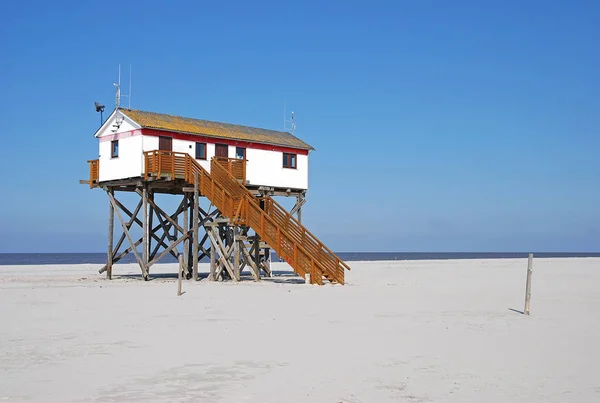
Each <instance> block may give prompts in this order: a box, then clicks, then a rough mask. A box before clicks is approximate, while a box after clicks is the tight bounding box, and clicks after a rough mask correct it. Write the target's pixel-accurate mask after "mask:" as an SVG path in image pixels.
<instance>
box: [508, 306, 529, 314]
mask: <svg viewBox="0 0 600 403" xmlns="http://www.w3.org/2000/svg"><path fill="white" fill-rule="evenodd" d="M508 310H509V311H513V312H516V313H520V314H521V315H523V314H524V313H525V312H523V311H519V310H518V309H513V308H508Z"/></svg>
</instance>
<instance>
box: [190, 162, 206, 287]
mask: <svg viewBox="0 0 600 403" xmlns="http://www.w3.org/2000/svg"><path fill="white" fill-rule="evenodd" d="M198 185H199V181H198V172H196V173H195V174H194V213H193V218H192V220H193V223H194V224H193V230H194V237H193V239H192V245H193V246H194V248H193V249H194V250H193V252H192V258H193V268H192V276H193V278H194V280H196V281H197V280H198V248H199V246H200V245H199V243H198V229H199V228H198V227H199V225H200V224H199V223H198V220H199V219H200V218H199V213H200V197H199V192H198ZM207 215H208V214H207Z"/></svg>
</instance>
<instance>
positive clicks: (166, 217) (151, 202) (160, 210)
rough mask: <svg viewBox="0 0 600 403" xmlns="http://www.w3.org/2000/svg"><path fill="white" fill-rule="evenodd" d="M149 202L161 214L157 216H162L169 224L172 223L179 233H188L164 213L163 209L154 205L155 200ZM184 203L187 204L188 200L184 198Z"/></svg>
mask: <svg viewBox="0 0 600 403" xmlns="http://www.w3.org/2000/svg"><path fill="white" fill-rule="evenodd" d="M148 202H149V203H150V205H151V206H152V207H154V210H156V212H157V213H159V214H157V216H160V215H162V216H163V217H164V218H165V219H166V220H167V221H168V222H170V223H171V224H172V225H173V226H174V227H175V230H176V231H179V232H181V233H182V234H183V233H185V232H186V231H185V230H184V229H183V228H182V227H181V226H180V225H179V224H177V222H176V221H175V220H173V219H172V218H171V217H170V216H169V215H168V214H167V213H165V212H164V211H163V209H161V208H160V207H158V206H157V205H156V203H154V200H148ZM183 202H186V203H187V199H185V198H184V200H183ZM183 202H182V203H183ZM186 206H187V204H186ZM184 208H185V207H184Z"/></svg>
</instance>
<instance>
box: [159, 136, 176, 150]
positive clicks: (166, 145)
mask: <svg viewBox="0 0 600 403" xmlns="http://www.w3.org/2000/svg"><path fill="white" fill-rule="evenodd" d="M158 149H159V150H161V151H173V138H172V137H163V136H160V137H159V138H158Z"/></svg>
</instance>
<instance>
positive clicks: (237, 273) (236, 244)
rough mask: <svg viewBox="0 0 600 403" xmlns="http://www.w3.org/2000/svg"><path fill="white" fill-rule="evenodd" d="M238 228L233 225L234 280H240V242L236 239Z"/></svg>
mask: <svg viewBox="0 0 600 403" xmlns="http://www.w3.org/2000/svg"><path fill="white" fill-rule="evenodd" d="M238 232H239V228H238V227H237V226H235V227H233V274H234V276H235V280H236V281H240V244H239V242H238V241H237V238H238Z"/></svg>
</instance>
